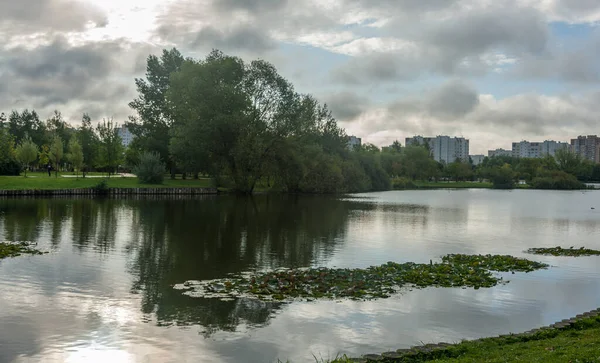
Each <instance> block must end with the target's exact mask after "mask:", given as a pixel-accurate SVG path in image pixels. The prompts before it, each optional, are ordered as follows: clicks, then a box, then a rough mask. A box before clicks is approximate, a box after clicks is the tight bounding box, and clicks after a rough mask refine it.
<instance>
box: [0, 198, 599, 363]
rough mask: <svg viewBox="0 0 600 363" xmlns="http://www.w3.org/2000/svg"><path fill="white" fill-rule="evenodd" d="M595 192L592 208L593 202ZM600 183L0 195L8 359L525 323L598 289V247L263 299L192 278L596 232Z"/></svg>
mask: <svg viewBox="0 0 600 363" xmlns="http://www.w3.org/2000/svg"><path fill="white" fill-rule="evenodd" d="M592 207H595V208H596V209H591V208H592ZM599 235H600V192H596V191H585V192H581V191H576V192H560V191H531V190H514V191H494V190H453V191H450V190H435V191H402V192H384V193H370V194H361V195H353V196H349V197H344V198H332V197H307V196H305V197H285V196H256V197H254V198H236V197H230V196H218V197H216V196H206V197H190V198H163V197H161V198H131V199H59V198H55V199H0V240H3V241H35V242H37V243H38V248H40V249H43V250H48V251H51V253H50V254H47V255H44V256H26V257H20V258H14V259H6V260H2V261H0V362H107V361H110V362H111V363H117V362H198V361H201V362H273V361H276V360H277V359H281V360H283V361H285V360H287V359H289V360H290V361H293V362H305V361H314V359H313V354H314V355H315V356H317V357H323V358H330V357H334V356H335V355H336V354H338V353H348V354H350V355H360V354H364V353H370V352H382V351H385V350H390V349H398V348H403V347H408V346H410V345H414V344H419V343H420V342H425V343H427V342H439V341H448V342H452V341H457V340H460V339H465V338H467V339H468V338H477V337H482V336H489V335H494V334H504V333H508V332H520V331H525V330H529V329H531V328H534V327H538V326H541V325H546V324H550V323H552V322H554V321H556V320H560V319H563V318H567V317H570V316H572V315H575V314H578V313H580V312H583V311H587V310H591V309H595V308H598V307H600V259H599V258H598V257H583V258H560V257H544V256H528V257H529V258H532V259H536V260H539V261H543V262H547V263H550V264H552V266H553V267H552V268H550V269H548V270H543V271H536V272H533V273H529V274H522V273H517V274H514V275H512V274H506V275H505V276H506V278H507V279H509V280H510V281H511V282H510V283H509V284H507V285H502V286H496V287H494V288H490V289H480V290H473V289H444V288H427V289H424V290H414V291H406V292H404V293H402V294H398V295H395V296H393V297H392V298H389V299H384V300H377V301H369V302H354V301H338V302H336V301H321V302H311V303H292V304H282V303H266V302H259V301H256V300H249V299H239V300H235V301H229V302H223V301H219V300H211V299H200V298H191V297H187V296H184V295H182V294H181V291H177V290H174V289H172V286H173V285H174V284H177V283H181V282H184V281H186V280H204V279H215V278H221V277H225V276H226V275H227V274H229V273H240V272H245V271H253V270H263V269H273V268H278V267H305V266H328V267H334V266H336V267H366V266H370V265H376V264H381V263H385V262H387V261H395V262H407V261H414V262H428V261H429V260H430V259H435V258H437V257H439V256H441V255H444V254H447V253H469V254H476V253H500V254H512V255H517V256H527V255H525V254H524V253H523V251H524V250H525V249H527V248H529V247H543V246H558V245H561V246H563V247H569V246H572V245H573V246H586V247H589V248H596V249H600V238H598V236H599Z"/></svg>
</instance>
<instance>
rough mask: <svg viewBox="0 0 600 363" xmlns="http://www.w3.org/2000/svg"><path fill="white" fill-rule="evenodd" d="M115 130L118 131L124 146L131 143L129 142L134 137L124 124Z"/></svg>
mask: <svg viewBox="0 0 600 363" xmlns="http://www.w3.org/2000/svg"><path fill="white" fill-rule="evenodd" d="M117 132H118V133H119V136H120V137H121V142H122V143H123V146H125V147H128V146H129V144H131V142H132V141H133V138H134V137H135V136H133V134H132V133H131V132H130V131H129V129H128V128H127V127H126V126H125V125H122V126H121V127H119V128H118V129H117Z"/></svg>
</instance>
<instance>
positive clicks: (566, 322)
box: [334, 308, 600, 363]
mask: <svg viewBox="0 0 600 363" xmlns="http://www.w3.org/2000/svg"><path fill="white" fill-rule="evenodd" d="M590 319H594V320H595V321H600V308H598V309H595V310H591V311H588V312H585V313H582V314H578V315H576V316H575V317H573V318H570V319H563V320H561V321H558V322H556V323H553V324H550V325H547V326H543V327H541V328H537V329H532V330H528V331H526V332H523V333H517V334H513V333H509V334H502V335H498V336H495V337H487V338H479V339H473V340H466V339H465V340H462V341H461V342H459V343H452V344H451V343H438V344H425V345H421V346H412V347H410V348H407V349H406V348H405V349H398V350H396V351H390V352H384V353H381V354H365V355H363V356H362V357H360V358H346V359H340V360H335V361H334V362H339V363H342V362H343V363H369V362H400V361H402V362H411V361H415V362H416V361H419V362H423V361H428V360H435V359H443V358H456V357H455V356H454V355H453V354H451V350H452V349H453V348H455V349H456V348H459V347H460V345H461V344H463V343H466V342H468V343H473V342H480V341H490V340H491V341H494V340H495V341H502V342H507V343H511V342H523V341H532V340H543V339H547V338H548V336H547V334H544V333H547V332H555V331H558V332H560V331H565V330H569V329H573V328H575V325H576V324H577V323H578V322H582V321H586V320H590Z"/></svg>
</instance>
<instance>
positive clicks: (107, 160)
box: [96, 119, 124, 177]
mask: <svg viewBox="0 0 600 363" xmlns="http://www.w3.org/2000/svg"><path fill="white" fill-rule="evenodd" d="M96 130H97V132H98V138H99V142H100V150H99V151H100V152H99V161H98V164H99V165H100V166H101V167H103V168H105V169H106V170H107V172H108V176H109V177H110V174H111V173H114V172H115V169H117V167H118V165H119V164H120V163H121V161H122V160H123V152H124V147H123V141H122V140H121V136H119V132H118V125H117V124H116V123H114V122H113V120H112V119H109V120H106V119H105V120H104V121H103V122H102V123H99V124H98V126H97V128H96Z"/></svg>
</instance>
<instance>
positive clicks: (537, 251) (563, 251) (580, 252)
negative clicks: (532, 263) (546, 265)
mask: <svg viewBox="0 0 600 363" xmlns="http://www.w3.org/2000/svg"><path fill="white" fill-rule="evenodd" d="M527 253H532V254H534V255H548V256H570V257H579V256H600V251H598V250H591V249H588V248H585V247H581V248H573V247H570V248H562V247H551V248H530V249H528V250H527Z"/></svg>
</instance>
